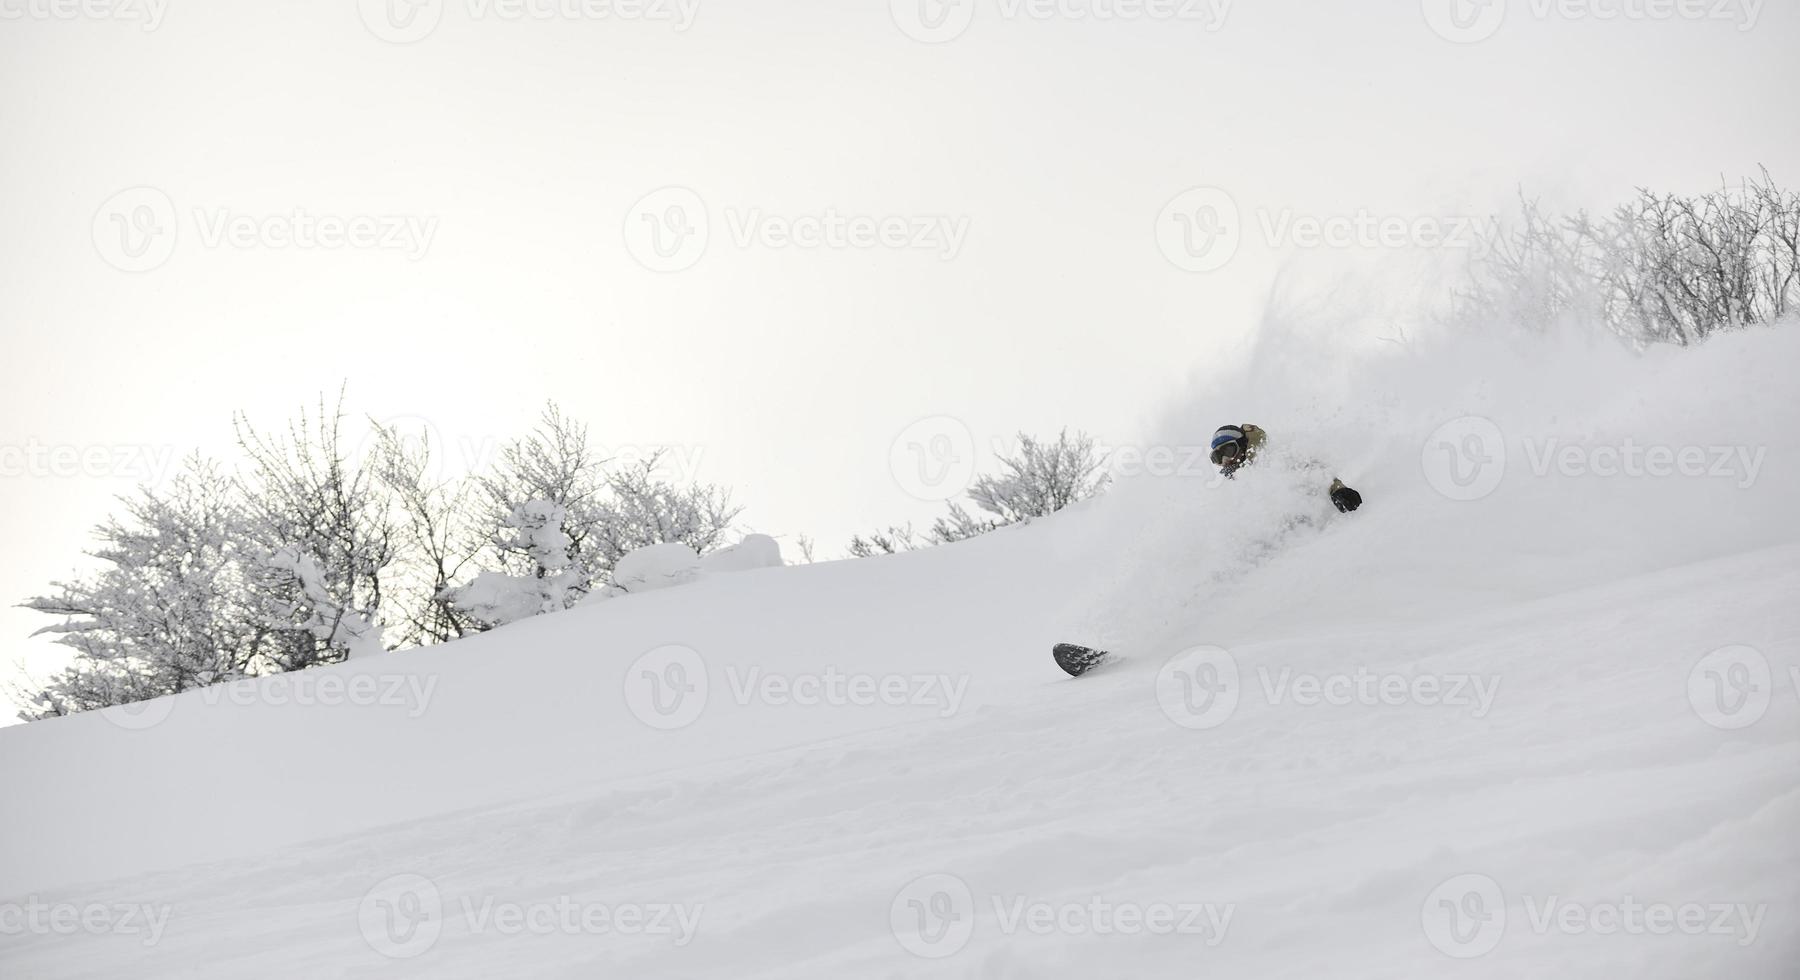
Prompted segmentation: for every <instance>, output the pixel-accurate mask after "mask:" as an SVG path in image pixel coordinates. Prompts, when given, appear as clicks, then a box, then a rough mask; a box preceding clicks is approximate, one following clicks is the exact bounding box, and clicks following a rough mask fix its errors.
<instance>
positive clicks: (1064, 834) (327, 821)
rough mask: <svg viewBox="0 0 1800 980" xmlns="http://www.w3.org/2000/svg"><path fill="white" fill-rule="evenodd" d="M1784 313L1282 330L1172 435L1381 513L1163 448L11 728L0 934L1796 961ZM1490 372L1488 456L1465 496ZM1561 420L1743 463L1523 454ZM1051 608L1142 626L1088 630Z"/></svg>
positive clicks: (739, 961)
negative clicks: (839, 543) (1650, 327)
mask: <svg viewBox="0 0 1800 980" xmlns="http://www.w3.org/2000/svg"><path fill="white" fill-rule="evenodd" d="M1797 338H1800V331H1794V330H1792V329H1789V330H1786V331H1785V332H1758V333H1755V334H1751V335H1744V336H1733V337H1726V338H1722V339H1720V340H1719V341H1717V342H1715V343H1713V344H1710V345H1708V346H1707V347H1706V348H1704V349H1701V350H1698V351H1692V352H1685V353H1676V352H1666V353H1658V354H1656V355H1653V356H1651V357H1648V358H1644V359H1630V358H1626V357H1624V356H1622V355H1619V354H1617V353H1616V352H1613V351H1611V350H1609V349H1607V348H1604V347H1599V348H1592V349H1590V348H1588V347H1587V346H1585V345H1581V344H1576V345H1572V346H1571V347H1570V348H1569V349H1566V350H1557V351H1555V352H1554V353H1551V352H1547V351H1544V350H1541V349H1540V350H1537V351H1533V352H1528V353H1517V352H1513V351H1510V350H1507V349H1505V347H1504V346H1503V345H1491V346H1476V345H1471V344H1467V343H1465V344H1461V345H1458V346H1456V347H1453V348H1448V349H1446V350H1441V351H1428V350H1422V349H1414V350H1403V351H1399V352H1393V353H1385V354H1382V355H1379V356H1374V357H1368V358H1361V359H1358V360H1356V362H1355V363H1354V365H1352V366H1350V367H1345V368H1334V369H1332V370H1330V371H1320V370H1318V369H1317V366H1316V365H1314V366H1308V368H1307V369H1306V370H1303V371H1302V370H1295V371H1293V372H1292V373H1294V374H1297V375H1304V376H1305V377H1306V378H1307V386H1306V388H1307V394H1306V396H1305V397H1301V396H1299V395H1298V394H1297V392H1296V391H1295V390H1292V389H1289V390H1284V388H1283V385H1284V384H1286V382H1284V380H1283V378H1284V377H1285V375H1284V373H1283V371H1282V370H1279V369H1278V367H1272V366H1270V365H1269V364H1266V363H1265V364H1253V365H1252V366H1251V367H1250V368H1249V369H1247V372H1246V376H1245V379H1244V383H1243V384H1242V386H1241V388H1236V387H1232V386H1222V387H1220V388H1219V389H1217V390H1216V391H1214V392H1213V393H1212V395H1211V396H1210V400H1209V401H1207V402H1206V403H1204V404H1195V405H1190V406H1187V408H1186V411H1184V413H1183V415H1182V417H1181V420H1178V421H1176V422H1174V423H1172V424H1171V426H1170V430H1169V438H1170V439H1171V441H1172V442H1174V443H1176V444H1177V445H1189V444H1192V443H1193V442H1195V441H1197V440H1198V439H1200V438H1202V437H1203V435H1204V433H1205V432H1206V431H1209V430H1210V428H1211V426H1212V425H1213V424H1217V422H1219V421H1223V420H1236V419H1239V418H1242V419H1247V420H1255V421H1258V422H1262V423H1264V424H1265V425H1267V426H1268V427H1269V428H1270V429H1271V431H1273V432H1275V433H1277V434H1278V435H1280V434H1284V433H1285V434H1291V437H1290V438H1288V439H1287V440H1286V442H1287V443H1288V444H1289V445H1290V446H1291V448H1292V449H1293V455H1294V456H1296V457H1302V456H1317V457H1319V458H1324V459H1329V460H1330V461H1331V462H1332V463H1333V464H1334V466H1335V467H1336V469H1337V470H1338V471H1339V472H1341V473H1342V474H1343V475H1344V476H1346V477H1347V478H1349V479H1350V480H1351V482H1352V483H1353V484H1355V485H1356V486H1357V487H1358V488H1359V489H1361V490H1362V491H1363V493H1364V494H1365V496H1366V498H1367V499H1368V501H1369V504H1368V506H1366V507H1365V508H1364V509H1363V510H1362V511H1361V512H1359V513H1358V514H1356V515H1353V516H1352V517H1349V518H1343V519H1339V518H1335V517H1329V518H1328V517H1327V516H1326V514H1325V512H1324V509H1323V507H1322V505H1321V503H1320V501H1319V500H1318V498H1317V496H1316V494H1309V491H1310V490H1316V486H1315V483H1316V479H1315V477H1314V475H1311V474H1307V473H1305V472H1303V471H1299V470H1295V469H1291V468H1288V467H1285V466H1284V465H1282V460H1280V459H1277V458H1271V459H1270V460H1269V461H1268V463H1267V465H1263V464H1259V466H1258V467H1257V468H1256V469H1255V470H1253V471H1246V472H1245V474H1244V475H1243V476H1242V478H1240V479H1239V480H1236V481H1232V482H1230V483H1227V484H1220V483H1219V482H1218V481H1216V480H1212V479H1210V478H1208V476H1207V475H1206V474H1192V473H1176V474H1165V475H1161V476H1154V477H1152V476H1146V477H1141V478H1134V479H1128V480H1126V481H1124V482H1123V483H1122V484H1121V485H1120V486H1118V487H1117V488H1115V490H1114V491H1113V492H1111V493H1109V494H1108V495H1106V496H1105V497H1103V498H1101V499H1099V500H1096V501H1094V502H1092V503H1090V504H1087V505H1083V506H1081V507H1078V508H1074V509H1072V510H1070V511H1067V512H1065V513H1063V514H1060V515H1058V516H1057V517H1055V518H1053V519H1050V520H1046V521H1042V522H1039V523H1037V524H1034V525H1032V526H1030V527H1025V528H1018V529H1012V530H1008V531H1004V532H1000V533H996V534H993V535H989V536H987V537H985V538H982V539H978V540H975V541H972V542H968V543H965V544H963V545H958V546H954V547H950V548H942V549H936V550H933V551H928V552H921V553H916V554H909V555H903V556H897V557H893V558H886V559H878V560H867V561H856V562H839V563H831V564H826V565H816V566H806V567H795V568H782V569H764V570H756V571H749V572H743V573H738V574H731V575H718V576H713V577H709V578H706V579H703V580H701V581H699V582H696V583H694V584H691V585H687V586H682V587H679V588H675V589H670V590H666V591H662V592H656V593H651V594H646V595H641V596H631V597H626V598H623V599H618V600H613V601H609V602H605V603H601V604H597V605H594V606H591V607H587V608H583V609H578V610H575V611H571V612H569V613H565V614H561V615H558V616H554V617H542V618H538V619H535V620H531V621H527V622H524V623H520V624H517V625H515V626H511V627H507V628H505V629H502V630H499V631H496V632H494V633H491V634H488V635H485V636H482V637H479V638H475V639H472V640H467V641H463V642H459V643H456V644H451V645H448V646H446V647H441V648H437V649H432V650H424V651H415V652H408V653H400V654H390V655H384V656H378V657H372V658H365V659H362V660H358V661H355V662H353V663H351V664H346V665H342V666H339V667H334V668H330V669H329V670H327V671H319V672H315V673H316V674H318V675H319V677H320V678H324V677H328V676H329V677H341V678H344V680H343V681H342V685H343V686H342V687H341V688H334V687H332V686H331V685H332V684H335V683H338V682H336V681H330V682H324V686H322V687H321V686H318V682H317V681H311V680H309V683H312V684H314V687H312V688H310V689H309V690H308V692H307V693H308V695H309V696H308V697H307V698H306V700H308V701H309V702H311V703H304V704H303V703H295V701H296V697H295V695H296V692H295V691H294V690H293V689H292V683H293V682H292V681H291V680H289V681H288V682H287V683H288V685H289V686H288V687H287V688H285V689H284V688H282V687H280V686H278V683H277V682H275V681H264V682H262V686H261V687H258V688H245V689H243V690H241V691H239V692H236V693H234V694H223V693H220V692H196V693H194V694H190V695H186V696H183V697H180V698H175V699H167V700H165V701H162V702H155V703H152V704H151V705H149V706H146V707H145V708H142V709H139V710H138V711H137V712H135V713H132V712H123V713H117V714H116V716H115V717H103V716H99V715H95V716H82V717H74V718H69V719H60V720H56V721H52V722H46V723H41V724H34V725H29V726H22V727H16V728H11V729H5V730H0V777H3V778H4V779H5V781H6V782H5V785H7V786H8V787H23V788H26V789H27V791H25V792H14V793H10V794H9V795H7V796H6V797H5V798H4V799H3V800H0V826H4V828H5V830H6V833H5V835H4V837H3V838H0V895H7V896H14V897H13V898H12V899H11V900H10V902H9V903H8V904H6V905H4V906H0V974H4V975H5V976H7V977H13V976H24V977H64V976H69V977H79V976H93V977H100V976H117V975H121V974H130V975H155V976H196V977H198V976H217V977H244V976H361V975H373V974H376V973H382V974H397V975H416V976H431V977H456V976H471V977H475V976H496V975H499V976H594V975H624V976H637V977H662V976H670V977H699V976H714V975H732V976H749V977H758V976H768V977H796V976H819V977H847V976H994V977H1037V976H1090V975H1102V976H1118V977H1131V976H1144V977H1148V976H1187V975H1192V974H1194V973H1197V972H1201V971H1205V972H1208V973H1209V974H1210V975H1216V976H1259V977H1267V976H1290V975H1291V976H1319V975H1329V976H1371V977H1376V976H1379V977H1392V976H1430V977H1436V976H1444V975H1451V974H1452V973H1453V972H1454V973H1456V974H1460V975H1469V976H1495V977H1501V976H1506V977H1511V976H1520V975H1529V974H1533V973H1554V974H1555V975H1559V976H1601V975H1632V976H1648V977H1660V976H1666V977H1692V976H1741V977H1771V978H1773V977H1781V976H1789V975H1792V970H1793V964H1794V963H1795V962H1796V959H1795V957H1796V955H1797V954H1800V928H1797V926H1800V904H1797V903H1800V839H1796V838H1795V836H1794V834H1793V830H1792V828H1793V827H1794V826H1796V825H1800V824H1797V820H1800V699H1796V697H1795V684H1794V677H1793V671H1794V670H1795V668H1796V665H1800V605H1797V604H1796V603H1795V602H1794V601H1793V600H1794V596H1795V594H1796V592H1797V591H1800V589H1797V587H1800V521H1797V520H1796V519H1795V517H1794V516H1792V507H1793V501H1794V500H1795V499H1796V498H1797V493H1796V491H1800V399H1796V398H1795V397H1794V396H1793V394H1792V393H1791V390H1790V389H1789V381H1788V377H1787V376H1788V375H1789V374H1790V373H1791V371H1792V366H1793V365H1794V364H1795V363H1797V361H1800V358H1797V357H1796V355H1800V340H1797ZM1265 353H1266V351H1265ZM1275 360H1277V361H1283V362H1284V363H1285V361H1291V358H1289V359H1285V361H1284V359H1282V358H1276V359H1275ZM1321 379H1327V380H1323V381H1322V380H1321ZM1345 389H1353V390H1355V391H1356V392H1357V393H1358V394H1357V397H1356V398H1354V399H1352V398H1350V397H1348V396H1347V394H1346V390H1345ZM1352 404H1354V405H1357V406H1360V407H1357V408H1355V409H1350V408H1345V407H1342V406H1346V405H1352ZM1312 405H1329V406H1332V407H1331V408H1330V409H1329V410H1327V409H1315V408H1311V407H1309V406H1312ZM1294 406H1301V407H1299V408H1296V407H1294ZM1470 415H1476V416H1480V417H1481V418H1482V419H1485V420H1489V421H1491V422H1492V423H1493V424H1494V425H1495V426H1496V427H1497V431H1498V432H1499V433H1501V434H1502V436H1503V440H1504V442H1505V461H1506V469H1505V473H1504V476H1503V477H1500V478H1499V480H1498V483H1497V484H1496V485H1495V487H1494V488H1493V490H1492V492H1491V493H1488V494H1486V495H1483V496H1480V497H1479V498H1478V499H1471V500H1455V499H1451V498H1450V496H1446V492H1445V489H1446V487H1447V488H1448V492H1449V493H1450V494H1451V495H1459V494H1460V495H1467V494H1466V493H1464V491H1466V490H1467V489H1468V488H1467V487H1464V486H1460V485H1458V484H1455V483H1454V482H1453V483H1450V484H1446V483H1445V473H1444V470H1443V469H1442V468H1441V466H1440V464H1439V463H1437V462H1434V459H1433V457H1432V455H1431V449H1430V447H1431V446H1432V445H1433V444H1434V440H1436V439H1438V438H1439V436H1440V435H1441V434H1442V431H1443V430H1441V429H1440V427H1441V426H1443V425H1445V423H1447V422H1451V421H1452V420H1454V419H1458V418H1461V417H1464V416H1470ZM1194 420H1198V421H1194ZM1190 423H1191V424H1190ZM1452 424H1453V425H1455V426H1460V427H1461V428H1455V429H1453V430H1452V431H1451V434H1452V435H1454V436H1457V437H1458V438H1459V439H1460V438H1461V437H1462V436H1463V435H1466V434H1467V433H1466V432H1465V429H1467V427H1468V425H1470V424H1472V423H1467V422H1462V423H1452ZM1551 440H1555V443H1554V445H1555V447H1561V446H1565V445H1568V444H1574V445H1576V446H1577V447H1579V453H1578V456H1579V458H1580V459H1581V460H1582V461H1584V462H1585V463H1587V464H1589V468H1590V469H1591V468H1592V467H1591V464H1592V463H1593V462H1594V461H1595V460H1596V459H1601V460H1604V459H1605V458H1607V457H1606V456H1605V455H1604V454H1601V455H1600V456H1598V457H1597V456H1596V455H1595V450H1596V449H1597V448H1603V447H1612V448H1614V449H1618V448H1619V447H1623V446H1628V445H1635V446H1640V447H1642V446H1666V447H1668V448H1669V449H1670V451H1671V452H1672V453H1673V452H1675V451H1678V450H1680V449H1682V448H1686V447H1699V448H1700V449H1701V450H1702V451H1703V454H1705V455H1706V458H1707V459H1708V460H1709V464H1708V465H1709V467H1710V465H1711V463H1710V460H1711V459H1712V456H1713V454H1712V453H1711V449H1710V447H1721V448H1723V449H1724V450H1725V451H1726V452H1725V454H1724V455H1723V456H1722V457H1720V458H1723V459H1725V460H1727V461H1728V463H1729V466H1727V467H1725V468H1724V469H1722V470H1721V472H1720V474H1719V475H1716V476H1709V475H1706V474H1705V473H1697V474H1696V475H1691V476H1680V475H1669V476H1652V475H1640V476H1629V475H1620V476H1600V475H1595V474H1593V473H1592V472H1582V473H1574V472H1558V471H1557V467H1556V466H1554V465H1553V466H1551V467H1550V469H1549V470H1547V471H1546V472H1544V473H1543V474H1541V475H1540V474H1538V473H1534V472H1533V468H1534V463H1536V462H1537V461H1538V460H1539V459H1541V458H1543V457H1544V454H1545V453H1546V452H1554V451H1555V450H1554V449H1551V448H1547V447H1551V446H1552V443H1551ZM1736 448H1742V449H1744V450H1746V452H1745V454H1744V455H1743V456H1741V457H1739V456H1734V455H1732V452H1733V451H1734V450H1735V449H1736ZM1758 450H1760V453H1758V452H1757V451H1758ZM1731 460H1742V461H1744V462H1743V465H1742V466H1740V467H1739V468H1738V469H1736V470H1735V471H1734V470H1732V469H1731V468H1730V467H1731V466H1738V464H1737V463H1730V461H1731ZM1750 460H1760V462H1758V463H1756V465H1755V466H1754V468H1751V466H1750V463H1749V461H1750ZM1564 469H1565V470H1566V469H1567V468H1566V467H1565V468H1564ZM1297 518H1300V520H1296V519H1297ZM1066 638H1077V639H1091V640H1093V641H1094V642H1098V643H1104V644H1106V645H1109V646H1112V647H1113V648H1115V649H1118V650H1120V651H1122V652H1124V653H1125V654H1126V655H1127V656H1126V659H1125V660H1124V661H1123V662H1121V663H1119V664H1117V665H1115V666H1112V667H1108V668H1106V669H1103V670H1101V671H1099V672H1097V673H1095V674H1093V675H1090V676H1088V677H1085V678H1082V679H1080V680H1069V679H1067V678H1064V677H1063V676H1062V675H1061V674H1060V673H1059V672H1057V671H1056V669H1055V668H1054V667H1053V666H1052V665H1051V664H1050V663H1049V658H1048V656H1047V650H1048V646H1049V644H1050V643H1051V642H1052V641H1053V640H1056V639H1066ZM1184 651H1185V652H1184ZM1715 651H1720V652H1715ZM1763 670H1766V672H1767V673H1766V676H1765V675H1763V674H1762V673H1760V671H1763ZM757 672H760V673H757ZM356 677H366V678H369V680H365V681H354V680H351V678H356ZM768 678H774V684H775V685H776V686H774V687H758V686H756V685H758V684H761V683H763V682H764V681H766V680H767V679H768ZM702 679H704V682H705V690H704V694H703V695H702V692H701V690H700V689H699V686H698V685H699V684H700V682H701V680H702ZM1314 683H1317V685H1318V688H1317V689H1316V690H1315V689H1314V688H1312V687H1310V686H1309V685H1311V684H1314ZM364 684H366V685H369V686H367V687H360V686H359V685H364ZM782 684H786V685H789V686H788V687H786V688H783V687H781V686H780V685H782ZM659 685H664V686H659ZM833 685H838V686H837V687H833ZM815 686H816V688H817V690H818V691H819V692H822V693H823V694H824V696H825V700H827V701H834V702H835V703H824V704H803V703H795V701H796V699H797V698H802V697H803V696H804V695H806V694H808V693H812V692H814V690H815ZM678 689H684V690H686V691H687V694H686V695H685V697H683V698H677V697H675V695H674V693H673V692H675V691H676V690H678ZM357 691H361V692H362V693H361V694H360V695H359V694H354V693H352V692H357ZM371 692H379V693H371ZM746 692H747V693H746ZM1314 694H1318V695H1319V698H1322V699H1326V700H1324V701H1319V700H1318V699H1315V698H1314V697H1313V695H1314ZM1333 699H1335V700H1338V701H1342V702H1344V703H1329V701H1330V700H1333ZM852 700H855V701H861V702H863V703H849V702H850V701H852ZM319 702H325V703H319ZM889 702H892V703H889ZM1308 702H1318V703H1308ZM1390 702H1391V703H1390ZM74 774H78V776H79V778H76V776H75V775H74ZM51 786H54V787H56V791H55V792H54V793H50V792H48V791H44V792H32V791H30V788H31V787H46V788H47V787H51ZM128 912H129V913H130V915H131V918H130V920H129V921H126V919H127V914H128ZM9 913H10V918H8V917H7V916H8V914H9ZM59 913H60V915H61V920H60V921H61V923H62V925H61V926H58V925H57V924H56V923H57V922H58V919H57V915H58V914H59ZM81 916H87V918H86V919H85V920H82V921H80V922H77V921H76V919H78V918H80V917H81ZM151 923H160V925H158V926H156V927H155V928H154V929H153V928H152V926H151ZM1646 929H1647V930H1651V931H1652V932H1656V933H1658V934H1650V935H1646V934H1642V933H1643V932H1644V930H1646Z"/></svg>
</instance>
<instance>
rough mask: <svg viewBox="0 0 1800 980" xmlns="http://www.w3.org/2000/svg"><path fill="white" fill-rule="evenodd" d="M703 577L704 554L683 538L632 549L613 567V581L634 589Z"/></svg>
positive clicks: (667, 584) (646, 590)
mask: <svg viewBox="0 0 1800 980" xmlns="http://www.w3.org/2000/svg"><path fill="white" fill-rule="evenodd" d="M699 577H700V556H699V555H696V554H694V549H692V548H690V547H688V546H687V545H685V544H682V543H680V542H679V541H670V542H665V543H663V544H653V545H648V546H645V547H642V548H638V549H636V550H635V551H631V552H628V553H627V554H626V555H625V557H623V558H620V559H619V561H618V563H617V564H615V565H614V566H613V570H612V584H613V585H614V586H616V587H618V588H620V589H624V590H625V591H626V592H633V593H636V592H649V591H651V590H653V589H666V588H669V587H670V586H672V585H685V584H687V583H688V582H692V581H693V580H694V579H696V578H699Z"/></svg>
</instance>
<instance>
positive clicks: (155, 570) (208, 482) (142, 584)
mask: <svg viewBox="0 0 1800 980" xmlns="http://www.w3.org/2000/svg"><path fill="white" fill-rule="evenodd" d="M123 503H124V506H125V518H124V519H123V520H121V519H118V518H114V519H109V520H108V521H107V522H106V523H104V524H102V525H100V526H99V527H98V528H97V529H96V533H97V535H98V537H99V539H100V542H101V546H100V547H99V549H97V550H96V551H94V552H93V555H94V557H96V558H99V559H100V560H101V561H103V562H104V563H105V567H104V568H103V569H101V570H100V571H99V572H98V573H96V574H94V575H91V576H88V577H85V578H81V579H77V580H75V581H72V582H66V583H56V584H55V587H56V589H57V593H56V594H55V595H53V596H44V597H39V598H34V599H31V600H28V601H27V602H25V603H24V605H25V607H26V608H29V609H35V610H37V611H38V612H42V613H46V614H49V615H52V616H58V617H61V618H62V622H60V623H58V624H56V625H53V626H46V627H44V628H43V629H41V630H38V632H39V633H54V634H58V636H57V642H58V643H59V644H62V645H63V646H66V647H69V648H71V649H73V650H74V651H75V654H76V657H75V662H74V663H73V664H72V665H71V666H69V667H68V668H67V669H65V670H64V671H63V672H62V673H61V674H60V675H58V676H57V677H56V678H54V679H53V680H51V681H50V682H49V683H48V684H46V685H44V686H43V687H41V688H40V689H38V690H35V691H26V692H22V693H24V694H25V695H26V697H27V700H26V702H25V703H26V704H27V705H28V707H27V708H26V709H25V710H24V711H23V712H21V717H23V718H27V719H31V718H42V717H49V716H53V715H64V714H69V713H71V712H75V711H85V710H88V709H92V708H102V707H106V706H109V705H115V704H128V703H130V702H133V701H142V700H145V699H147V698H153V697H159V696H161V695H164V694H175V693H179V692H181V691H185V690H189V689H191V688H196V687H204V686H206V685H208V684H215V683H220V682H224V681H229V680H234V679H236V678H240V677H244V676H247V675H249V674H251V673H253V672H255V671H256V670H257V668H258V665H259V663H261V662H262V661H264V660H265V659H266V658H267V657H268V656H269V655H270V653H271V652H272V651H273V650H274V649H275V647H276V645H277V638H276V636H275V634H276V632H277V630H276V629H275V628H274V627H273V626H271V625H269V624H267V623H265V622H263V621H262V619H261V617H260V616H259V615H257V612H256V610H255V609H254V608H253V603H252V600H251V596H250V594H249V589H248V582H247V580H246V571H247V570H248V569H250V568H252V567H254V565H255V563H256V557H255V556H254V555H251V554H249V553H247V552H246V550H245V547H244V544H243V542H244V541H245V540H246V538H247V537H248V533H247V531H248V515H247V514H246V512H245V510H244V508H243V506H242V502H241V500H240V499H239V496H238V492H237V487H236V485H235V484H234V482H233V481H232V480H231V479H230V478H229V477H226V476H224V475H223V474H222V473H221V472H220V471H219V468H218V467H217V466H215V465H214V464H212V463H209V462H206V461H204V460H202V459H200V458H199V457H192V458H190V459H189V460H188V462H187V465H186V466H185V468H184V470H183V471H182V472H181V473H180V474H178V475H177V476H176V477H175V479H174V480H173V481H171V483H170V485H169V487H168V489H167V490H165V491H161V492H159V491H155V490H150V489H144V490H142V491H141V492H140V493H139V494H138V495H137V496H136V497H132V498H124V499H123Z"/></svg>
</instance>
